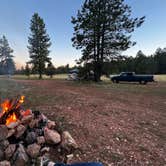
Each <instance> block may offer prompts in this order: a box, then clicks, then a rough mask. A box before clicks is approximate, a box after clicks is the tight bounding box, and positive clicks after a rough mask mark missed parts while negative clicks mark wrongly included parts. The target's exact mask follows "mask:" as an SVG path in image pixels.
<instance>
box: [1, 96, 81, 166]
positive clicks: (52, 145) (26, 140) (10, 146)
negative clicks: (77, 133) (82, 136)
mask: <svg viewBox="0 0 166 166" xmlns="http://www.w3.org/2000/svg"><path fill="white" fill-rule="evenodd" d="M24 99H25V97H24V96H20V97H18V98H16V99H11V100H5V101H4V102H3V103H2V104H1V112H0V165H2V166H3V165H5V166H6V165H7V166H8V165H9V166H10V165H14V166H18V165H19V166H24V165H42V164H41V163H40V161H41V159H42V158H43V157H44V156H47V157H49V155H50V153H51V154H52V152H53V151H55V155H56V156H54V157H55V159H57V160H59V162H68V160H69V158H70V159H71V156H73V152H74V150H75V149H77V147H78V146H77V144H76V142H75V140H74V139H73V138H72V136H71V135H70V133H69V132H68V131H61V130H59V126H58V124H57V123H56V122H55V121H51V120H49V119H48V118H47V117H46V116H45V115H44V114H43V113H41V112H40V111H32V110H30V109H26V110H24V109H23V107H22V104H23V103H24Z"/></svg>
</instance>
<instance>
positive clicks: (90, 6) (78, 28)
mask: <svg viewBox="0 0 166 166" xmlns="http://www.w3.org/2000/svg"><path fill="white" fill-rule="evenodd" d="M144 19H145V17H141V18H131V8H130V7H129V6H128V5H126V4H125V3H124V0H85V2H84V4H83V6H82V9H81V10H79V11H78V14H77V17H72V23H73V24H74V34H73V35H74V37H73V38H72V42H73V46H74V47H76V48H77V49H81V50H82V57H81V59H80V61H79V62H80V63H84V64H85V63H89V62H90V63H91V64H92V65H93V68H94V73H95V81H99V80H100V76H101V75H102V67H103V62H104V61H110V60H112V59H114V58H116V57H118V56H119V55H120V53H121V52H122V51H124V50H126V49H128V48H130V47H131V46H133V45H135V44H136V43H135V42H132V41H131V40H130V39H131V35H130V34H131V33H132V32H133V31H134V30H135V28H137V27H139V26H141V25H142V23H143V22H144Z"/></svg>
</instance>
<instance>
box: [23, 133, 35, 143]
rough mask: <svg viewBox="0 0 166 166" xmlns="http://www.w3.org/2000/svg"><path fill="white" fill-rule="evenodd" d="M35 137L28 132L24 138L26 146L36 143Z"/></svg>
mask: <svg viewBox="0 0 166 166" xmlns="http://www.w3.org/2000/svg"><path fill="white" fill-rule="evenodd" d="M36 138H37V135H36V133H35V132H29V133H28V134H27V136H26V138H25V140H26V142H27V144H33V143H35V142H36Z"/></svg>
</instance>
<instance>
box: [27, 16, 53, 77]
mask: <svg viewBox="0 0 166 166" xmlns="http://www.w3.org/2000/svg"><path fill="white" fill-rule="evenodd" d="M30 30H31V35H30V36H29V38H28V42H29V46H28V49H29V54H30V59H31V60H30V61H29V63H30V64H32V68H33V69H32V70H33V71H34V72H37V73H38V74H39V79H42V74H43V73H44V72H45V67H46V63H49V62H50V58H49V52H50V51H49V50H48V48H49V47H50V46H51V42H50V38H49V36H48V34H47V32H46V28H45V23H44V21H43V19H42V18H41V17H40V16H39V15H38V14H37V13H35V14H34V15H33V16H32V20H31V26H30Z"/></svg>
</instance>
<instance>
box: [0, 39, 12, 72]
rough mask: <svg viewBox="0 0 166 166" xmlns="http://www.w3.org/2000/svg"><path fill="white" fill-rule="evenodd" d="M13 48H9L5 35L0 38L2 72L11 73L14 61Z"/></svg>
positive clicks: (0, 66)
mask: <svg viewBox="0 0 166 166" xmlns="http://www.w3.org/2000/svg"><path fill="white" fill-rule="evenodd" d="M12 53H13V50H12V49H11V48H10V46H9V43H8V40H7V39H6V37H5V36H3V37H2V39H0V69H1V73H2V74H13V73H14V71H15V63H14V60H13V57H14V56H13V55H12Z"/></svg>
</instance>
